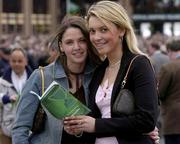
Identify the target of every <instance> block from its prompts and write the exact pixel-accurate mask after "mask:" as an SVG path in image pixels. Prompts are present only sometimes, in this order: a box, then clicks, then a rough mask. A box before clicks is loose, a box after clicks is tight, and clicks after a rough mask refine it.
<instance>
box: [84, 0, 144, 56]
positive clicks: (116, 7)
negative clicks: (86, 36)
mask: <svg viewBox="0 0 180 144" xmlns="http://www.w3.org/2000/svg"><path fill="white" fill-rule="evenodd" d="M91 16H96V17H98V18H99V19H101V20H102V21H104V20H105V21H109V22H112V23H114V24H115V25H116V26H118V27H120V28H124V29H125V31H126V32H125V35H124V37H123V38H124V39H125V40H126V43H127V46H128V48H129V50H130V51H131V52H132V53H135V54H144V53H143V52H142V51H140V49H139V48H138V43H137V38H136V36H135V33H134V29H133V27H132V25H131V21H130V19H129V16H128V14H127V12H126V10H125V9H124V8H123V7H122V6H121V5H120V4H118V3H117V2H113V1H107V0H105V1H100V2H97V3H96V4H94V5H92V6H91V7H90V8H89V10H88V12H87V16H86V20H87V21H88V20H89V18H90V17H91Z"/></svg>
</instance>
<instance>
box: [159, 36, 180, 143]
mask: <svg viewBox="0 0 180 144" xmlns="http://www.w3.org/2000/svg"><path fill="white" fill-rule="evenodd" d="M167 50H168V56H169V58H170V59H171V62H170V63H168V64H166V65H163V66H162V67H161V69H160V74H159V94H160V100H161V115H162V134H163V135H164V138H165V144H180V124H179V122H180V39H179V40H173V41H171V42H169V43H168V44H167Z"/></svg>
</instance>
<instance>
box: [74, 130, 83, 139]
mask: <svg viewBox="0 0 180 144" xmlns="http://www.w3.org/2000/svg"><path fill="white" fill-rule="evenodd" d="M82 135H83V131H81V132H80V133H79V134H75V137H78V138H79V137H81V136H82Z"/></svg>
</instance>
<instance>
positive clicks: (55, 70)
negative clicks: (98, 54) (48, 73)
mask: <svg viewBox="0 0 180 144" xmlns="http://www.w3.org/2000/svg"><path fill="white" fill-rule="evenodd" d="M50 67H51V69H52V75H54V78H62V77H67V76H66V73H65V71H64V68H63V66H62V64H61V62H60V60H59V59H57V60H56V61H55V62H53V63H52V64H50ZM95 68H96V65H95V64H94V63H93V62H92V61H91V60H90V59H89V58H88V59H87V61H86V65H85V71H84V75H88V74H90V73H92V72H93V71H94V70H95Z"/></svg>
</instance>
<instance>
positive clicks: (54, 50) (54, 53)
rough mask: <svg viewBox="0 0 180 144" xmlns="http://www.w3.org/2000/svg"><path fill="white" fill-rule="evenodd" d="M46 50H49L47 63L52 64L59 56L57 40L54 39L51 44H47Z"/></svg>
mask: <svg viewBox="0 0 180 144" xmlns="http://www.w3.org/2000/svg"><path fill="white" fill-rule="evenodd" d="M48 50H49V58H48V63H52V62H54V61H55V60H56V59H57V58H58V56H59V50H58V40H57V39H54V40H53V41H52V42H50V43H49V45H48Z"/></svg>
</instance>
